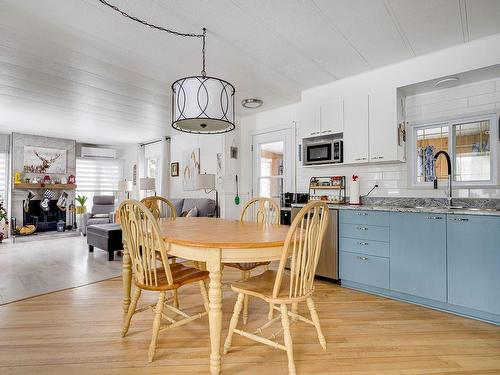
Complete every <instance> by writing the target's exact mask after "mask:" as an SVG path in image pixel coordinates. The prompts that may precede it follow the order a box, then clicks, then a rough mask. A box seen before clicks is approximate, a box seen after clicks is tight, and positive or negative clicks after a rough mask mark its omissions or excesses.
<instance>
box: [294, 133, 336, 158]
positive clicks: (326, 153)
mask: <svg viewBox="0 0 500 375" xmlns="http://www.w3.org/2000/svg"><path fill="white" fill-rule="evenodd" d="M341 137H342V134H334V135H329V136H323V137H315V138H306V139H304V140H303V141H302V144H303V150H304V151H303V152H304V155H303V158H302V160H303V164H304V165H317V164H337V163H343V162H344V143H343V141H342V139H341Z"/></svg>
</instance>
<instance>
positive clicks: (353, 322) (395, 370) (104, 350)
mask: <svg viewBox="0 0 500 375" xmlns="http://www.w3.org/2000/svg"><path fill="white" fill-rule="evenodd" d="M237 276H238V274H237V272H235V271H228V272H226V273H225V279H226V281H227V280H230V279H233V280H234V278H235V277H237ZM144 294H145V298H143V299H142V302H147V301H148V302H149V301H151V302H154V300H155V297H156V296H155V295H148V294H146V293H144ZM224 297H225V298H224V331H223V335H224V336H223V338H225V334H226V332H227V326H228V324H229V319H230V317H231V311H232V308H233V305H234V302H235V294H234V293H232V292H231V291H229V290H228V289H225V290H224ZM121 298H122V286H121V280H120V279H119V278H116V279H112V280H108V281H103V282H99V283H96V284H91V285H87V286H83V287H79V288H75V289H70V290H64V291H60V292H55V293H52V294H48V295H44V296H40V297H35V298H31V299H28V300H24V301H20V302H15V303H12V304H9V305H5V306H2V307H0V374H36V375H42V374H51V375H58V374H111V375H113V374H120V375H126V374H134V375H136V374H196V373H200V374H205V373H208V355H209V335H208V319H207V318H206V317H205V318H203V319H200V320H197V321H195V322H194V323H192V324H189V325H187V326H185V327H183V328H181V329H172V330H169V331H163V332H162V333H161V334H160V339H159V343H158V350H157V355H156V359H155V361H154V362H153V363H151V364H148V362H147V350H148V345H149V340H150V335H151V327H152V319H153V316H152V313H151V312H144V313H141V314H138V315H136V316H134V319H133V320H132V324H131V328H130V331H129V334H128V336H127V337H125V338H124V339H122V338H121V337H120V328H121V322H122V317H123V315H122V301H121ZM179 298H180V303H181V307H182V308H185V307H186V306H189V308H188V309H187V310H188V311H198V310H199V309H200V308H201V303H202V301H201V298H200V297H199V291H198V289H197V286H188V287H185V288H181V289H180V293H179ZM315 301H316V307H317V310H318V313H319V316H320V319H321V323H322V327H323V332H324V334H325V336H326V340H327V345H328V348H327V351H326V352H323V351H322V350H321V347H320V345H319V343H318V342H317V337H316V332H315V330H314V328H312V327H309V326H308V325H306V324H304V323H300V322H299V323H295V324H294V325H293V326H292V335H293V339H294V351H295V363H296V366H297V373H298V374H336V375H347V374H349V375H354V374H359V375H361V374H364V375H366V374H368V375H375V374H377V375H380V374H384V375H393V374H405V375H410V374H449V375H451V374H453V375H459V374H460V375H465V374H500V327H498V326H494V325H491V324H487V323H482V322H478V321H474V320H471V319H466V318H461V317H458V316H454V315H451V314H447V313H442V312H438V311H433V310H429V309H426V308H423V307H420V306H415V305H410V304H406V303H402V302H398V301H392V300H389V299H385V298H381V297H377V296H372V295H369V294H365V293H361V292H356V291H352V290H349V289H345V288H341V287H339V286H336V285H333V284H330V283H325V282H320V281H319V282H317V292H316V295H315ZM305 309H307V307H306V306H301V307H300V311H301V312H303V313H304V314H306V310H305ZM267 310H268V307H267V305H266V304H264V303H261V302H259V301H257V300H251V302H250V310H249V312H250V316H249V323H248V325H249V326H250V327H252V326H257V325H259V323H262V322H263V320H265V319H266V317H267ZM271 332H272V330H271V331H270V333H271ZM222 370H223V374H273V375H278V374H286V373H287V358H286V355H285V353H284V352H282V351H279V350H275V349H272V348H269V347H267V346H265V345H261V344H257V343H255V342H252V341H250V340H248V339H245V338H243V337H239V336H236V337H234V339H233V346H232V349H231V351H230V352H229V353H228V354H227V355H225V356H224V357H223V367H222Z"/></svg>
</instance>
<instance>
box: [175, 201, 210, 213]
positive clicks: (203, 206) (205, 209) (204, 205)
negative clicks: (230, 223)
mask: <svg viewBox="0 0 500 375" xmlns="http://www.w3.org/2000/svg"><path fill="white" fill-rule="evenodd" d="M194 207H196V208H197V209H198V216H214V214H215V201H214V200H213V199H208V198H186V199H184V205H183V206H182V211H181V212H184V211H186V212H189V211H190V210H191V209H192V208H194Z"/></svg>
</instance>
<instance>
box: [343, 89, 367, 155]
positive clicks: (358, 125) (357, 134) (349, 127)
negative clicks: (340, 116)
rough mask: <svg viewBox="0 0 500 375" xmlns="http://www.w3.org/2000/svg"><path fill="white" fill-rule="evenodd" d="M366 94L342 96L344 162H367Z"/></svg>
mask: <svg viewBox="0 0 500 375" xmlns="http://www.w3.org/2000/svg"><path fill="white" fill-rule="evenodd" d="M368 147H369V144H368V95H367V94H364V95H352V96H346V97H345V98H344V163H367V162H368V161H369V159H368Z"/></svg>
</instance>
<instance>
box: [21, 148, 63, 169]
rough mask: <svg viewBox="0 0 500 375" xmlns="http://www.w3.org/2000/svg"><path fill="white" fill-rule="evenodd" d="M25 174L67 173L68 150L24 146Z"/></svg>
mask: <svg viewBox="0 0 500 375" xmlns="http://www.w3.org/2000/svg"><path fill="white" fill-rule="evenodd" d="M23 157H24V160H23V170H24V172H25V173H47V174H64V173H66V150H64V149H56V148H46V147H38V146H24V155H23Z"/></svg>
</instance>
